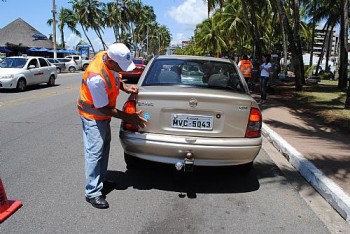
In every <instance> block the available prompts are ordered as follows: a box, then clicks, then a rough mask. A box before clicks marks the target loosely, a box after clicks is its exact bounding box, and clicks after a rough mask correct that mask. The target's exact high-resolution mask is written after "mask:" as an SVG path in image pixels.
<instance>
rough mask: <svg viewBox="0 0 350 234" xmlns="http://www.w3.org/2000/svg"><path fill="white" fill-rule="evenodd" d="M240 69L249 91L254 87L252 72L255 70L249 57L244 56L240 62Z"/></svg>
mask: <svg viewBox="0 0 350 234" xmlns="http://www.w3.org/2000/svg"><path fill="white" fill-rule="evenodd" d="M238 67H239V69H240V70H241V72H242V74H243V77H244V79H245V81H246V82H247V84H248V87H249V89H250V88H251V85H252V83H251V82H252V70H253V64H252V63H251V62H250V61H249V60H248V56H247V55H243V59H242V60H241V61H239V63H238Z"/></svg>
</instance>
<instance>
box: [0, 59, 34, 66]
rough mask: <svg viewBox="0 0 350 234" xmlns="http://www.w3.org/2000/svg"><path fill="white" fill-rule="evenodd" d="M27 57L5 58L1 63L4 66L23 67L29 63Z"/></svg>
mask: <svg viewBox="0 0 350 234" xmlns="http://www.w3.org/2000/svg"><path fill="white" fill-rule="evenodd" d="M27 60H28V59H27V58H5V59H4V60H3V61H2V62H1V63H0V67H2V68H23V67H24V65H25V64H26V63H27Z"/></svg>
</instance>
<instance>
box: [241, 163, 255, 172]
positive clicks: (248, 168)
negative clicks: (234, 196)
mask: <svg viewBox="0 0 350 234" xmlns="http://www.w3.org/2000/svg"><path fill="white" fill-rule="evenodd" d="M252 169H253V162H250V163H247V164H243V165H240V170H241V171H242V173H249V172H250V171H251V170H252Z"/></svg>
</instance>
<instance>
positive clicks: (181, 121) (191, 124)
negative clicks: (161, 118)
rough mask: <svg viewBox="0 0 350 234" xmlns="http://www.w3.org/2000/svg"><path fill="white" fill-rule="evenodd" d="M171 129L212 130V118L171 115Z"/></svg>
mask: <svg viewBox="0 0 350 234" xmlns="http://www.w3.org/2000/svg"><path fill="white" fill-rule="evenodd" d="M171 127H173V128H183V129H197V130H212V129H213V117H212V116H204V115H182V114H180V115H179V114H172V115H171Z"/></svg>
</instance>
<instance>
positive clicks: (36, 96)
mask: <svg viewBox="0 0 350 234" xmlns="http://www.w3.org/2000/svg"><path fill="white" fill-rule="evenodd" d="M79 88H80V87H75V86H74V87H72V86H68V87H64V88H61V89H58V90H56V91H50V92H44V93H39V94H37V93H35V94H34V95H32V96H29V97H21V98H15V99H10V100H6V101H2V102H0V107H5V106H14V105H19V104H24V103H28V102H31V101H33V100H38V99H41V98H43V97H51V96H56V95H61V94H64V93H68V92H72V91H76V90H78V89H79Z"/></svg>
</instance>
